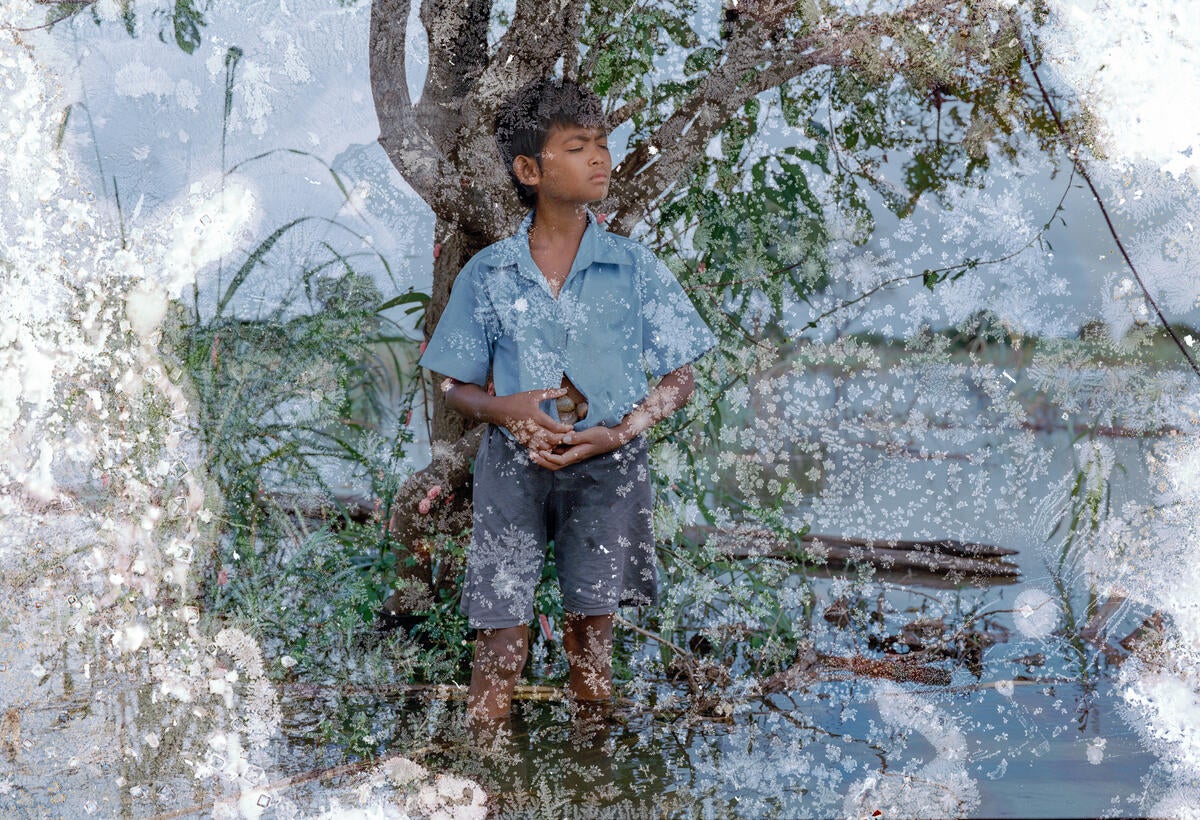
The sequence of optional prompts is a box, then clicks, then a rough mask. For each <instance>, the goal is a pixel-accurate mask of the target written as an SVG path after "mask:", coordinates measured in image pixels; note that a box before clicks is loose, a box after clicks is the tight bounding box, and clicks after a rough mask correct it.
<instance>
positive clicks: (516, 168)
mask: <svg viewBox="0 0 1200 820" xmlns="http://www.w3.org/2000/svg"><path fill="white" fill-rule="evenodd" d="M513 173H514V174H516V176H517V179H518V180H520V181H521V183H522V184H523V185H529V186H534V185H537V184H538V183H539V182H541V181H542V172H541V169H540V168H538V164H537V162H535V161H534V159H533V157H527V156H525V155H524V154H518V155H517V156H516V157H514V158H513Z"/></svg>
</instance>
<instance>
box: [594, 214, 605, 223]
mask: <svg viewBox="0 0 1200 820" xmlns="http://www.w3.org/2000/svg"><path fill="white" fill-rule="evenodd" d="M606 219H608V214H596V221H597V222H603V221H604V220H606Z"/></svg>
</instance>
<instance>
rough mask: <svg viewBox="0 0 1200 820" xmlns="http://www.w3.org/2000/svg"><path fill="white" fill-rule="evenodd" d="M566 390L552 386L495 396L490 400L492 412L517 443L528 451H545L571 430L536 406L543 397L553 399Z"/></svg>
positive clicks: (563, 393)
mask: <svg viewBox="0 0 1200 820" xmlns="http://www.w3.org/2000/svg"><path fill="white" fill-rule="evenodd" d="M566 393H567V391H566V390H564V389H563V388H561V387H555V388H552V389H550V390H526V391H524V392H522V393H513V394H511V395H508V396H497V397H495V398H493V399H492V400H491V401H492V402H493V406H492V414H493V415H494V416H495V417H496V419H497V420H498V422H499V423H500V424H503V425H504V426H505V427H507V428H508V430H509V432H511V433H512V434H513V436H514V437H515V438H516V440H517V441H518V442H520V443H521V444H522V445H523V446H525V447H528V448H529V451H530V453H531V454H535V453H540V452H549V451H550V450H552V449H554V448H555V447H557V446H558V445H559V444H560V443H561V442H562V440H563V436H564V435H565V434H567V433H570V432H571V425H569V424H564V423H563V422H561V421H558V420H557V419H554V418H552V417H551V416H550V415H548V414H547V413H546V412H545V411H543V410H542V408H541V407H539V406H538V405H539V404H540V403H541V402H543V401H545V400H546V399H557V398H558V397H559V396H565V395H566Z"/></svg>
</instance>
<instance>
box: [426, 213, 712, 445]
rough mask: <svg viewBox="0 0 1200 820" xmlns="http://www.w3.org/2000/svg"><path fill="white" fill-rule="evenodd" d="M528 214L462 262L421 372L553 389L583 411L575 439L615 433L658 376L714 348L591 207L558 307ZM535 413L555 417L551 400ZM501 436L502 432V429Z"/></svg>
mask: <svg viewBox="0 0 1200 820" xmlns="http://www.w3.org/2000/svg"><path fill="white" fill-rule="evenodd" d="M532 223H533V211H530V212H529V213H528V214H526V216H525V218H524V219H523V220H522V222H521V225H520V227H519V228H518V229H517V232H516V233H515V234H513V235H512V236H510V237H508V238H507V239H502V240H501V241H499V242H496V243H494V244H492V245H489V246H488V247H486V248H484V249H483V250H482V251H480V252H479V253H477V254H475V256H473V257H471V259H470V260H469V261H468V262H467V264H466V265H465V266H464V267H463V269H462V270H461V271H460V272H459V274H458V278H457V279H456V280H455V281H454V287H453V288H452V289H451V293H450V300H449V301H448V302H447V303H446V308H445V310H444V311H443V313H442V316H441V319H440V320H439V321H438V325H437V328H436V330H435V331H434V334H433V337H432V338H430V340H429V344H428V346H427V347H426V349H425V353H424V354H423V355H422V356H421V361H420V364H421V366H422V367H425V368H427V369H429V370H432V371H434V372H436V373H441V374H443V375H445V376H449V377H451V378H453V379H456V380H458V381H461V382H471V383H473V384H478V385H480V386H484V385H486V383H487V377H488V373H489V372H491V374H492V380H493V382H494V384H495V388H496V394H497V395H500V396H507V395H510V394H512V393H520V392H522V391H525V390H544V389H548V388H555V387H558V386H559V385H560V384H561V383H562V377H563V374H566V376H567V378H569V379H570V380H571V382H572V383H573V384H574V385H575V386H576V387H578V388H579V392H581V393H582V394H583V395H584V397H585V398H586V399H587V402H588V412H587V416H586V417H584V418H583V419H581V420H580V421H579V422H578V423H576V424H575V429H576V430H584V429H586V428H588V427H594V426H596V425H600V424H603V425H605V426H609V427H611V426H614V425H616V424H619V423H620V421H621V419H622V418H623V417H624V416H625V415H626V414H627V413H628V412H629V411H630V410H632V409H633V407H634V405H636V404H637V403H638V402H640V401H641V400H642V399H644V398H645V397H646V394H647V392H648V388H649V384H648V380H647V373H649V374H650V375H653V376H655V377H660V376H665V375H666V374H667V373H670V372H671V371H673V370H676V369H678V368H680V367H682V366H683V365H685V364H688V363H690V362H692V361H694V360H696V359H697V358H699V357H700V356H702V355H703V354H704V353H706V352H708V351H709V350H711V349H712V348H713V347H714V346H715V345H716V341H717V340H716V338H715V337H714V336H713V334H712V331H711V330H709V328H708V325H706V324H705V323H704V320H703V319H701V318H700V315H699V314H698V313H697V312H696V308H695V307H694V306H693V305H692V303H691V301H690V300H689V299H688V297H687V294H686V293H684V292H683V288H681V287H680V286H679V283H678V282H677V281H676V280H675V277H674V275H673V274H672V273H671V271H670V270H669V269H668V268H667V266H666V265H664V264H663V263H662V262H661V261H660V260H659V259H658V257H656V256H655V255H654V253H653V252H652V251H651V250H650V249H648V248H646V247H644V246H643V245H641V244H640V243H639V242H637V241H635V240H632V239H628V238H626V237H623V236H620V235H618V234H613V233H609V232H608V231H607V230H606V229H605V228H604V227H603V226H602V225H601V224H600V223H599V222H597V221H596V217H595V215H594V214H592V212H591V211H590V210H589V211H588V213H587V228H586V229H585V230H584V233H583V238H582V239H581V240H580V243H579V250H578V252H577V253H576V254H575V261H574V263H572V265H571V270H570V272H569V273H568V274H567V278H566V281H564V282H563V286H562V290H561V292H560V293H559V295H558V298H557V299H556V298H554V297H553V296H552V295H551V294H550V284H549V282H547V281H546V277H545V276H544V275H543V274H542V272H541V270H540V269H539V268H538V266H537V264H536V263H535V262H534V261H533V257H532V255H531V254H530V252H529V227H530V225H531V224H532ZM543 408H544V409H545V410H546V412H547V413H549V414H550V416H551V417H554V418H557V411H556V410H555V408H554V402H553V401H547V402H545V403H544V404H543ZM505 432H506V433H507V432H508V431H507V430H506V431H505Z"/></svg>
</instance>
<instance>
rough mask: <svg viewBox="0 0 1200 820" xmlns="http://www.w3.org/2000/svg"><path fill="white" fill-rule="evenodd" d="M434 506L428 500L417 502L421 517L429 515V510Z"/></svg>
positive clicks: (423, 499)
mask: <svg viewBox="0 0 1200 820" xmlns="http://www.w3.org/2000/svg"><path fill="white" fill-rule="evenodd" d="M431 506H432V504H431V503H430V501H429V499H428V498H422V499H421V500H420V501H418V502H417V512H419V513H420V514H421V515H429V508H430V507H431Z"/></svg>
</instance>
